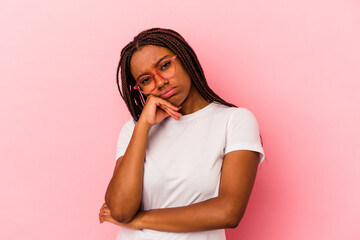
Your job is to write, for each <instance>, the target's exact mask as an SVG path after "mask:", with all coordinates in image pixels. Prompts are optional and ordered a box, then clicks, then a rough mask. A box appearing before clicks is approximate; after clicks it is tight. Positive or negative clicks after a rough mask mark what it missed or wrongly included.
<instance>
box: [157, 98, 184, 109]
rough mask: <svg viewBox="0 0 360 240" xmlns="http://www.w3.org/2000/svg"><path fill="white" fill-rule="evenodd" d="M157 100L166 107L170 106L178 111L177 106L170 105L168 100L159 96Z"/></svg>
mask: <svg viewBox="0 0 360 240" xmlns="http://www.w3.org/2000/svg"><path fill="white" fill-rule="evenodd" d="M158 100H159V103H160V104H161V105H164V106H167V107H168V108H170V109H172V110H174V111H178V110H179V109H180V108H179V107H175V106H174V105H172V104H171V103H170V102H168V101H166V100H165V99H162V98H159V99H158Z"/></svg>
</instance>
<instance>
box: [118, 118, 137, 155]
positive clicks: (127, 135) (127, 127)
mask: <svg viewBox="0 0 360 240" xmlns="http://www.w3.org/2000/svg"><path fill="white" fill-rule="evenodd" d="M134 127H135V121H134V120H133V119H130V120H129V121H127V122H126V123H125V124H124V126H123V127H122V129H121V131H120V134H119V137H118V141H117V145H116V161H117V160H118V159H119V157H121V156H123V155H124V154H125V151H126V149H127V146H128V145H129V142H130V139H131V136H132V133H133V131H134Z"/></svg>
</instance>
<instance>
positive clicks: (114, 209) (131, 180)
mask: <svg viewBox="0 0 360 240" xmlns="http://www.w3.org/2000/svg"><path fill="white" fill-rule="evenodd" d="M177 110H178V108H176V107H174V106H173V105H171V104H170V103H169V102H167V101H165V100H163V99H160V98H156V97H150V96H149V97H148V99H147V102H146V105H145V107H144V109H143V112H142V114H141V117H140V119H139V121H138V122H137V124H136V125H135V128H134V131H133V134H132V137H131V139H130V142H129V145H128V147H127V149H126V152H125V154H124V156H122V157H120V158H119V159H118V160H117V163H116V167H115V170H114V174H113V177H112V179H111V180H110V183H109V186H108V188H107V190H106V194H105V203H106V204H107V206H108V208H109V209H110V211H111V215H112V217H113V218H114V219H115V220H116V221H118V222H124V223H126V222H129V221H131V220H132V219H133V218H134V216H135V215H136V213H137V211H138V209H139V206H140V202H141V197H142V183H143V175H144V159H145V150H146V146H147V137H148V133H149V131H150V129H151V127H152V126H153V125H155V124H157V123H159V122H161V121H162V120H163V119H165V118H166V117H168V116H172V117H174V118H175V119H179V117H180V116H181V114H180V113H178V112H176V111H177Z"/></svg>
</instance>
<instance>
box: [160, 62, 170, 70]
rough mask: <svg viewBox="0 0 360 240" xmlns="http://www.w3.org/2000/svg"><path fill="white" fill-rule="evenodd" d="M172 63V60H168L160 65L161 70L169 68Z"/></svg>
mask: <svg viewBox="0 0 360 240" xmlns="http://www.w3.org/2000/svg"><path fill="white" fill-rule="evenodd" d="M170 65H171V61H169V60H167V61H165V62H164V63H162V64H161V65H160V70H161V71H165V70H166V69H168V68H169V67H170Z"/></svg>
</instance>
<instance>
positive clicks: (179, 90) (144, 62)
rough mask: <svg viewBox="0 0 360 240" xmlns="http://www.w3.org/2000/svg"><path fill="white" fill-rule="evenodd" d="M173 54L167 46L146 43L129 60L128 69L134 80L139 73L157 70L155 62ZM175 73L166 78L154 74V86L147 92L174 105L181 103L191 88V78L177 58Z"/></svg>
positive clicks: (149, 72)
mask: <svg viewBox="0 0 360 240" xmlns="http://www.w3.org/2000/svg"><path fill="white" fill-rule="evenodd" d="M174 55H175V54H174V53H173V52H172V51H170V50H169V49H167V48H164V47H159V46H153V45H146V46H144V47H142V48H140V49H139V50H137V51H136V52H135V53H134V54H133V56H132V58H131V60H130V70H131V74H132V75H133V77H134V79H135V80H136V79H137V78H138V77H139V76H140V75H141V74H152V73H153V72H154V71H156V70H157V63H158V62H159V61H161V60H162V59H164V58H170V57H173V56H174ZM174 63H175V64H176V72H175V74H174V75H173V76H172V77H170V78H167V79H163V78H161V77H160V76H159V75H157V74H154V75H153V77H154V78H155V82H156V86H155V89H154V90H153V91H152V92H151V93H149V94H151V95H154V96H157V97H161V98H164V99H166V100H167V101H169V102H170V103H172V104H173V105H175V106H179V105H181V104H182V103H183V102H184V101H185V100H186V99H187V97H188V96H189V92H190V89H191V88H192V84H191V79H190V76H189V74H188V73H187V72H186V70H185V69H184V67H183V66H182V64H181V62H180V61H179V59H178V58H175V60H174Z"/></svg>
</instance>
